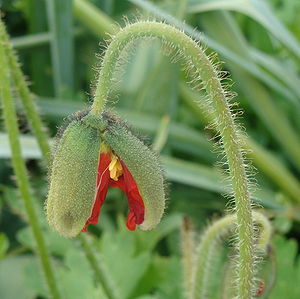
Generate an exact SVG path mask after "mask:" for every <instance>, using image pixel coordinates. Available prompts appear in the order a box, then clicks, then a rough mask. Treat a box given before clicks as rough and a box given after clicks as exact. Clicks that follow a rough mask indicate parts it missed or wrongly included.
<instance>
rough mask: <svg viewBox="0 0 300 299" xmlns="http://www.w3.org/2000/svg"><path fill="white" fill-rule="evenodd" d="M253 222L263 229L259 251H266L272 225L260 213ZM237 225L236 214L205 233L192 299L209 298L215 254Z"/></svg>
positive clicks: (213, 225) (196, 269)
mask: <svg viewBox="0 0 300 299" xmlns="http://www.w3.org/2000/svg"><path fill="white" fill-rule="evenodd" d="M252 215H253V220H254V222H256V224H257V225H259V226H260V227H261V228H262V229H261V230H260V235H259V239H258V243H257V249H259V250H260V251H265V250H266V248H267V245H268V244H269V242H270V238H271V225H270V223H269V221H268V219H267V218H266V217H265V216H264V215H262V214H261V213H258V212H253V213H252ZM235 224H236V214H231V215H227V216H225V217H223V218H221V219H219V220H218V221H216V222H214V223H213V224H212V225H210V226H209V227H208V228H207V229H206V231H205V232H204V233H203V235H202V238H201V241H200V244H199V247H198V250H197V261H196V266H195V273H194V283H193V291H192V296H191V298H195V299H204V298H208V293H209V292H208V289H207V286H208V281H209V279H210V277H209V267H210V266H211V259H212V257H213V254H214V252H216V251H217V247H218V243H219V241H220V239H222V238H223V237H224V236H226V235H228V234H229V233H230V232H232V229H233V228H234V226H235Z"/></svg>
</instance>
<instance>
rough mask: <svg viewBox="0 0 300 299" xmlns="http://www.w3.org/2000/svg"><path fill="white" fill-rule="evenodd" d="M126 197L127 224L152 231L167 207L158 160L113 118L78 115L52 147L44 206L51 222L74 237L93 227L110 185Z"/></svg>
mask: <svg viewBox="0 0 300 299" xmlns="http://www.w3.org/2000/svg"><path fill="white" fill-rule="evenodd" d="M109 186H111V187H114V188H120V189H121V190H122V191H123V192H124V193H125V194H126V195H127V199H128V205H129V213H128V216H127V222H126V225H127V227H128V229H130V230H134V229H135V228H136V225H139V227H140V228H141V229H143V230H148V229H152V228H154V227H155V226H156V225H157V224H158V223H159V221H160V219H161V217H162V214H163V211H164V207H165V192H164V181H163V175H162V171H161V168H160V166H159V163H158V159H157V156H156V155H155V154H154V153H153V152H152V151H151V150H150V149H149V148H148V147H147V146H146V145H145V144H144V143H143V142H142V141H141V140H140V139H139V138H138V137H136V136H135V135H134V134H133V133H132V132H131V131H130V130H129V129H128V127H127V126H126V125H125V124H124V122H122V121H120V120H119V119H117V118H116V117H114V116H112V115H110V114H108V113H103V114H102V115H101V117H99V116H94V115H90V114H80V113H79V114H77V116H75V118H73V119H72V120H71V122H70V123H69V125H68V126H67V127H66V129H65V130H64V131H63V133H62V136H61V138H60V140H59V143H58V145H57V148H56V152H55V155H54V159H53V165H52V169H51V176H50V187H49V193H48V199H47V203H46V209H47V216H48V221H49V224H50V225H51V226H52V227H53V228H54V229H55V230H56V231H57V232H59V233H60V234H61V235H63V236H65V237H74V236H76V235H77V234H78V233H79V232H80V231H87V227H88V225H89V224H97V222H98V217H99V215H100V209H101V207H102V205H103V203H104V200H105V197H106V194H107V191H108V187H109Z"/></svg>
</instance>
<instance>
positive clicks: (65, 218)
mask: <svg viewBox="0 0 300 299" xmlns="http://www.w3.org/2000/svg"><path fill="white" fill-rule="evenodd" d="M99 148H100V134H99V131H98V130H95V129H93V128H91V127H89V126H87V125H86V124H84V123H83V122H82V121H81V120H80V118H79V117H78V118H77V119H75V120H73V121H71V123H70V124H69V125H68V126H67V128H66V129H65V130H64V132H63V133H62V136H61V138H60V140H59V143H58V145H57V147H56V151H55V156H54V159H53V164H52V169H51V176H50V187H49V193H48V199H47V204H46V209H47V217H48V221H49V224H50V225H51V226H52V227H53V228H54V229H55V230H56V231H58V232H59V233H60V234H61V235H63V236H65V237H73V236H76V235H77V234H78V232H80V231H81V229H82V228H83V226H84V224H85V222H86V219H87V218H88V217H89V215H90V213H91V209H92V206H93V202H94V193H95V177H96V174H97V163H98V152H99Z"/></svg>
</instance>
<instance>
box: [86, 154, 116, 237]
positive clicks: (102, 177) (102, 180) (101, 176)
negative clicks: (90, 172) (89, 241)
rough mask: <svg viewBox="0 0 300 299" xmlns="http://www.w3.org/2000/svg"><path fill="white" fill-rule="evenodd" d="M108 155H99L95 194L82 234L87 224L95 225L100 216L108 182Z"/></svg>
mask: <svg viewBox="0 0 300 299" xmlns="http://www.w3.org/2000/svg"><path fill="white" fill-rule="evenodd" d="M110 161H111V159H110V153H100V156H99V162H98V172H97V178H96V194H95V201H94V205H93V209H92V213H91V216H90V217H89V219H88V220H87V221H86V223H85V226H84V228H83V229H82V232H87V227H88V225H89V224H97V223H98V218H99V215H100V209H101V207H102V205H103V203H104V200H105V197H106V194H107V191H108V185H109V181H110V176H109V170H108V165H109V163H110Z"/></svg>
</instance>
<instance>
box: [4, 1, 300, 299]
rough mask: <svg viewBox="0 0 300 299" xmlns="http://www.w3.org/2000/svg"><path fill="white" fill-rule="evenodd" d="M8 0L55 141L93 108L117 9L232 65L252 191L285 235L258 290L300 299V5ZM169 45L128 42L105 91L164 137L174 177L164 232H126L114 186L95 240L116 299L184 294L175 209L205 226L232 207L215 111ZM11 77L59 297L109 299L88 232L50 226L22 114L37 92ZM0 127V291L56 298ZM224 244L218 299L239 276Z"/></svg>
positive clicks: (11, 27) (141, 125)
mask: <svg viewBox="0 0 300 299" xmlns="http://www.w3.org/2000/svg"><path fill="white" fill-rule="evenodd" d="M2 2H3V3H2V5H1V9H2V12H3V13H4V21H5V23H6V26H7V29H8V32H9V35H10V37H11V40H12V44H13V45H14V46H15V47H16V49H17V52H18V53H17V54H18V56H19V60H20V62H21V66H22V70H23V72H24V73H25V75H26V78H27V80H28V82H29V83H30V85H29V88H30V90H31V91H32V92H34V94H35V96H36V97H35V98H36V104H37V106H38V108H39V110H40V111H41V114H42V116H43V119H44V120H45V127H47V130H48V132H49V134H50V135H51V137H53V136H54V135H56V132H57V127H59V126H60V125H61V123H62V122H63V119H64V118H65V117H66V116H67V115H69V114H72V113H74V112H76V111H78V110H82V109H84V108H85V107H87V106H88V105H89V104H90V96H92V95H93V94H94V87H95V84H94V83H95V79H94V77H95V74H96V71H95V69H96V70H97V69H98V63H99V61H98V58H95V56H94V53H97V54H99V55H102V54H103V47H101V48H99V42H100V43H101V44H105V40H107V39H108V38H109V35H107V34H106V32H109V33H110V34H111V33H112V32H116V31H117V30H118V26H117V25H116V23H120V24H121V25H122V27H123V25H124V22H123V21H122V16H124V15H125V16H126V18H127V19H128V20H129V22H133V21H135V19H136V17H137V15H138V18H139V19H153V18H155V19H159V20H163V21H165V22H167V23H170V24H172V25H175V26H177V27H178V28H179V29H182V30H185V31H186V32H188V33H189V34H190V35H191V36H192V37H193V38H194V39H195V40H197V41H200V42H203V40H204V43H205V44H206V45H207V47H208V53H209V52H211V51H216V52H217V53H219V54H220V59H221V60H222V61H224V62H225V63H224V65H223V66H222V69H223V70H224V71H229V72H230V73H231V74H232V79H233V81H234V82H235V84H234V85H233V87H232V88H233V90H234V91H235V92H237V93H238V97H237V102H239V108H242V109H243V110H244V114H243V117H242V118H239V119H238V122H240V123H241V125H242V126H243V127H244V128H245V129H246V131H247V133H248V135H249V137H250V138H249V139H247V140H250V141H249V143H245V144H246V145H247V149H248V148H249V150H250V151H251V150H253V152H252V153H251V152H250V153H249V154H247V155H248V156H247V157H249V158H250V159H251V160H252V163H253V164H254V166H255V167H256V168H257V172H258V174H257V175H256V180H257V182H258V184H259V190H256V191H255V192H254V193H253V196H254V199H253V200H254V202H255V203H259V204H260V205H262V206H263V207H264V208H265V211H266V215H268V216H270V217H271V218H272V219H274V221H273V223H274V225H273V227H274V230H275V232H276V233H277V234H280V235H281V236H277V237H276V238H275V240H274V246H273V247H274V249H273V250H272V253H274V255H275V260H276V265H277V266H276V267H275V266H274V263H273V262H272V258H271V257H270V256H268V257H266V260H265V262H264V265H263V266H262V269H261V270H260V271H259V273H258V278H260V279H261V280H262V281H263V282H264V283H265V290H264V291H263V293H262V295H261V298H271V299H277V298H278V299H279V298H291V299H298V298H299V297H300V294H299V288H298V287H297V282H298V281H299V280H300V277H299V275H300V274H299V273H300V271H299V253H298V248H299V245H298V240H299V219H300V216H299V212H298V211H299V190H300V189H299V188H300V183H299V169H300V166H299V165H300V162H299V161H300V160H299V157H300V154H299V150H300V146H299V145H300V142H299V131H300V121H299V120H300V119H299V99H300V79H299V70H300V64H299V55H300V52H299V51H300V50H299V49H300V47H299V40H300V29H299V28H300V23H299V22H300V21H299V17H298V16H299V13H300V5H299V1H298V0H288V1H285V0H251V1H243V0H230V1H229V0H227V1H220V0H214V1H207V0H188V1H179V0H178V2H177V1H168V0H163V1H154V0H153V1H152V0H151V1H150V0H148V1H144V0H130V1H124V0H114V1H112V0H105V1H100V0H86V1H83V0H73V11H72V8H71V5H70V3H71V1H64V2H65V3H64V6H63V7H60V6H59V5H60V4H61V3H60V2H61V1H38V0H14V1H7V0H4V1H2ZM47 4H48V5H47ZM179 4H180V5H179ZM137 8H138V9H139V12H138V13H137V12H136V9H137ZM125 22H127V21H125ZM195 28H196V29H195ZM202 32H203V34H202ZM161 46H162V45H161V43H160V42H159V41H157V40H151V41H146V42H143V43H133V44H132V45H131V46H130V47H131V48H130V49H126V50H125V51H124V53H123V56H122V61H121V62H120V65H118V66H117V68H116V70H114V71H115V75H114V80H113V83H114V86H113V87H114V88H113V89H112V90H111V94H110V98H109V102H113V103H116V111H117V113H118V114H120V115H121V117H122V118H124V119H128V122H129V124H130V125H132V126H133V127H135V128H136V129H137V130H138V131H139V132H140V133H141V134H144V135H147V136H150V137H149V138H148V140H146V142H147V143H148V142H149V143H150V142H152V141H153V140H155V138H156V136H164V142H163V145H162V147H161V153H162V158H161V162H162V165H163V168H164V169H165V175H166V177H167V179H168V181H169V182H170V186H169V189H170V194H169V196H168V198H169V199H170V200H168V201H167V209H166V215H165V216H164V217H163V222H162V223H161V224H160V225H159V227H158V228H157V229H155V230H153V231H149V232H142V231H136V232H128V231H126V228H125V227H124V219H123V218H124V216H122V215H126V214H127V211H128V208H127V204H126V203H125V200H124V195H122V193H121V192H118V191H117V190H110V192H109V194H108V197H107V200H106V205H105V206H104V208H103V212H102V213H101V219H100V221H99V224H98V225H97V226H95V227H94V228H93V229H91V232H90V233H89V235H87V240H88V241H89V242H88V243H89V245H90V247H89V248H90V250H91V252H92V253H93V254H94V258H95V259H96V260H97V265H98V266H101V267H102V268H103V273H104V275H105V277H106V279H107V280H108V281H109V282H111V285H112V286H113V287H114V289H115V290H116V294H117V295H118V296H119V298H120V299H122V298H128V299H129V298H130V299H131V298H132V299H133V298H136V299H137V298H138V299H159V298H165V299H167V298H174V299H180V298H184V297H183V290H182V289H183V277H182V275H183V274H182V269H181V265H180V250H179V248H180V246H179V233H178V230H179V227H180V225H181V213H184V214H187V215H189V216H190V217H191V218H192V222H193V223H194V224H195V229H196V230H197V231H203V229H204V227H205V226H206V224H207V222H208V220H209V219H211V218H212V217H213V218H214V215H218V216H219V215H222V214H223V213H224V209H226V208H227V207H228V205H226V201H225V200H224V199H223V198H222V197H221V194H229V193H230V188H229V187H228V183H227V179H226V174H224V172H225V171H224V168H225V167H224V165H222V164H221V165H217V166H216V165H215V162H216V161H217V160H219V159H217V155H215V154H214V152H217V154H218V153H219V150H218V149H216V150H214V145H213V143H214V142H213V141H214V140H217V141H218V137H215V138H214V136H215V132H214V130H213V129H212V128H211V127H209V128H207V127H206V126H207V123H208V121H209V120H208V119H207V117H208V115H207V114H205V113H203V112H201V111H200V110H199V109H198V108H197V105H193V103H194V101H196V102H200V103H201V102H203V101H204V100H205V96H204V95H203V94H199V93H197V94H196V95H195V93H193V92H191V90H190V88H189V87H187V86H186V85H183V81H186V79H187V78H188V76H187V75H186V74H185V73H181V72H180V68H179V64H176V63H175V64H174V63H171V62H170V59H169V58H168V57H165V55H164V54H169V53H168V51H167V49H165V48H166V47H163V51H161V49H162V47H161ZM128 52H130V53H132V55H129V56H128V55H127V54H128ZM164 52H166V53H164ZM176 58H177V57H176V56H175V57H174V60H175V61H176ZM224 77H225V78H224V80H225V83H230V79H229V78H228V76H227V75H224ZM21 79H22V78H21ZM19 80H20V78H19ZM16 82H18V81H16V77H14V76H12V77H11V83H12V86H13V87H14V90H15V91H16V92H15V93H14V94H13V96H14V100H15V102H16V104H17V106H16V107H17V112H18V120H19V128H20V130H21V133H22V134H21V138H20V140H21V147H22V155H23V157H25V159H26V164H27V168H28V178H29V181H30V183H31V184H32V190H33V192H32V193H33V199H34V205H35V208H36V212H37V215H38V219H39V223H40V225H41V228H42V232H43V236H44V238H45V240H46V244H47V249H48V250H49V252H50V254H51V261H52V262H53V264H54V269H55V273H56V276H57V280H58V282H59V289H60V293H61V294H62V297H64V298H72V299H73V298H109V297H107V292H106V289H105V286H104V285H103V282H101V280H99V278H98V276H97V274H96V272H95V269H94V267H93V265H91V263H90V260H89V259H88V258H87V256H86V253H85V251H84V250H83V248H82V245H81V243H80V240H77V239H73V240H70V239H64V238H62V237H60V236H58V235H57V233H56V232H54V231H52V230H51V229H49V227H48V224H47V222H46V216H45V212H44V210H43V207H44V201H45V198H46V195H47V183H46V181H47V177H46V171H45V169H44V167H43V164H42V163H40V162H39V161H40V160H41V157H42V154H41V151H40V150H39V148H38V145H37V142H36V140H35V137H33V134H31V133H30V132H29V127H30V128H32V122H31V123H30V124H29V123H28V119H27V120H26V118H25V116H24V112H25V110H24V108H25V106H24V103H23V99H24V97H30V94H28V93H27V91H26V90H24V89H23V90H22V89H20V86H21V85H20V84H16ZM90 82H93V83H92V86H91V88H90ZM21 87H22V86H21ZM22 92H23V93H22ZM24 94H25V96H24ZM0 101H1V104H2V99H1V100H0ZM1 106H2V105H1ZM1 108H2V107H1ZM1 112H2V111H1ZM26 113H27V112H26ZM1 115H2V114H1ZM163 117H167V118H169V119H170V122H169V124H168V125H167V126H166V127H163V126H160V123H161V119H162V118H163ZM29 118H30V116H29ZM30 120H32V119H30ZM0 128H1V133H0V231H1V233H0V297H1V298H3V299H11V298H20V299H23V298H24V299H25V298H26V299H27V298H37V297H41V298H49V297H50V295H49V291H48V289H47V286H46V285H45V283H44V274H43V273H42V271H41V267H40V266H39V265H38V258H37V255H36V243H35V242H34V237H33V235H32V232H31V230H30V227H29V226H28V217H27V216H26V213H25V210H24V203H23V202H22V201H21V200H20V194H19V191H18V190H17V189H16V187H15V177H14V175H13V173H12V170H11V165H10V162H9V159H10V158H11V150H10V147H9V143H8V135H7V132H4V130H3V125H2V118H1V121H0ZM205 128H206V129H205ZM164 130H165V131H164ZM51 144H53V143H52V141H51ZM213 151H214V152H213ZM118 199H119V200H118ZM287 234H288V235H287ZM284 235H286V236H284ZM228 252H229V255H230V256H232V254H234V253H233V252H232V248H231V247H229V248H228V247H227V246H225V249H223V251H222V252H219V255H220V256H221V257H220V259H219V260H217V258H216V257H215V260H214V261H213V265H215V267H216V269H213V274H212V275H211V277H210V279H211V281H210V290H211V291H212V298H219V297H220V292H221V290H223V289H224V283H226V281H228V280H227V279H229V281H232V279H230V277H229V278H228V277H226V275H227V276H228V275H229V276H230V275H232V272H230V265H229V266H228V265H227V264H226V263H225V261H226V260H228V256H227V254H228ZM102 268H101V269H102ZM228 269H229V270H228ZM224 273H225V279H224V280H223V278H224V275H223V274H224ZM226 273H227V274H226ZM228 273H229V274H228ZM274 277H275V278H276V281H275V282H274V279H275V278H274ZM273 283H275V284H274V287H273ZM228 285H230V282H229V283H228ZM272 287H273V288H272ZM269 292H270V294H269ZM226 299H228V298H226Z"/></svg>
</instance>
